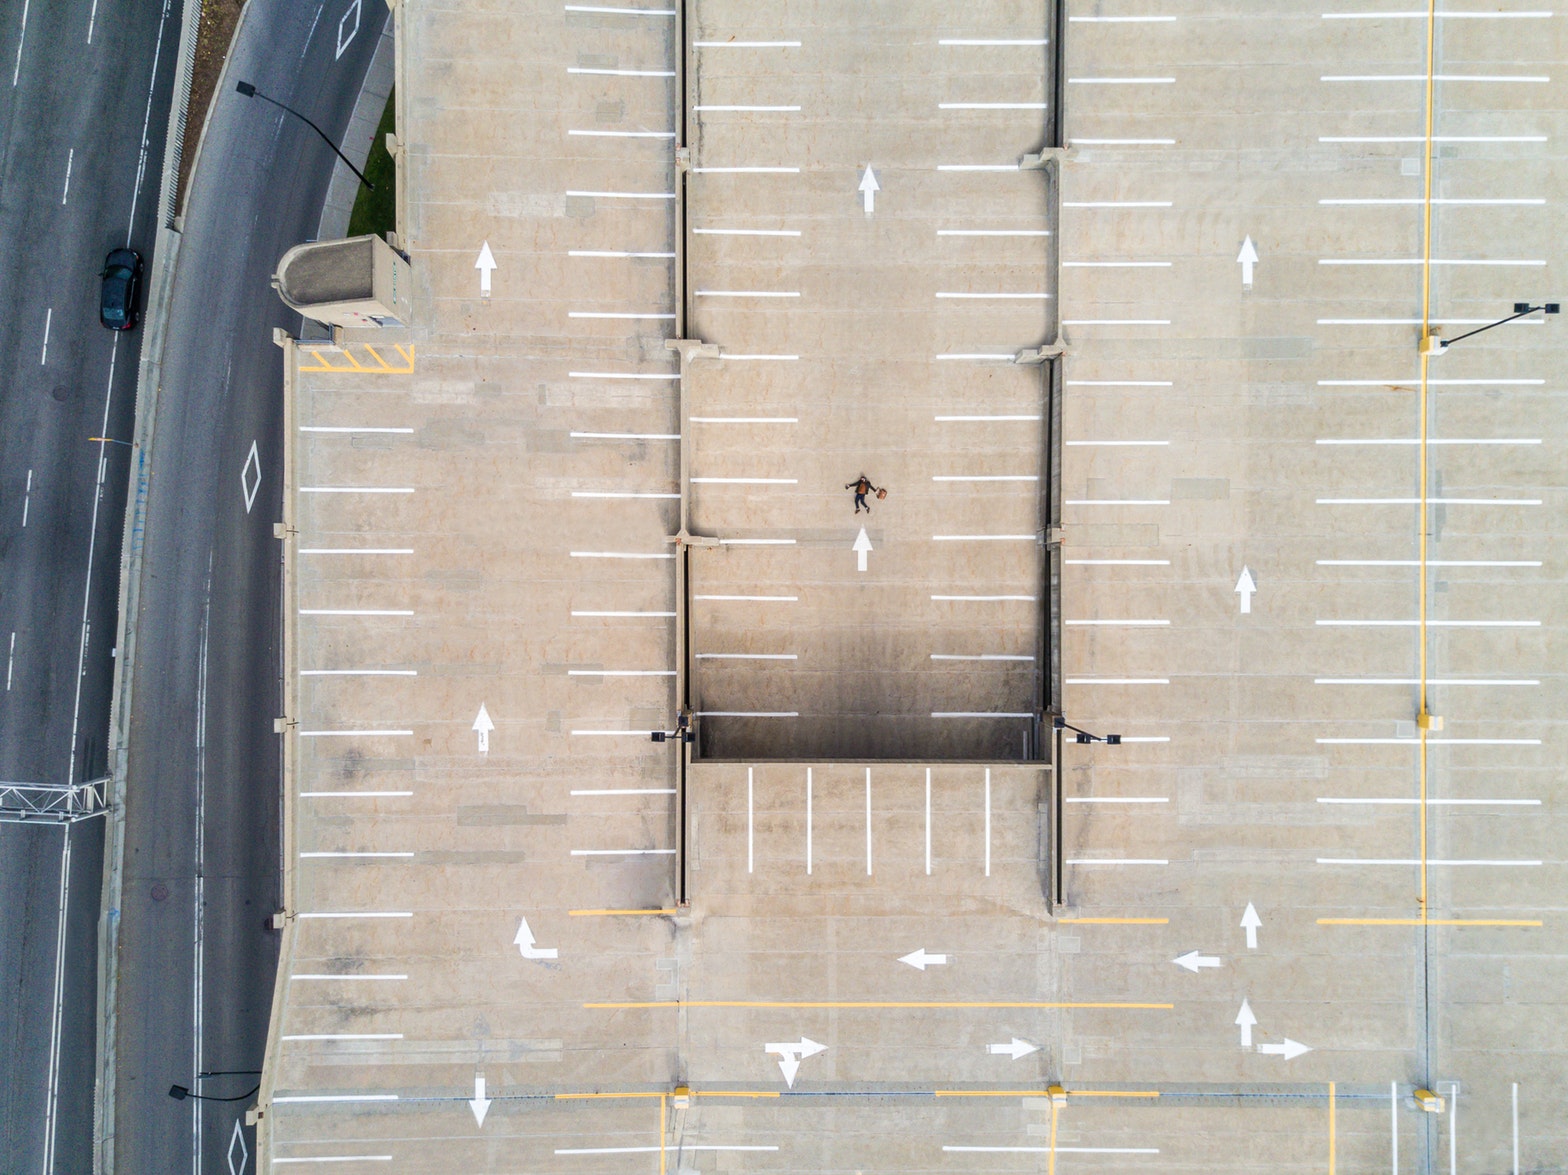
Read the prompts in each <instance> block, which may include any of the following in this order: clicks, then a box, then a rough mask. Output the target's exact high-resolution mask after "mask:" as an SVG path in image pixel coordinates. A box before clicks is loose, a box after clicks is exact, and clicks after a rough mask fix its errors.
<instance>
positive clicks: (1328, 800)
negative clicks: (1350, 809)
mask: <svg viewBox="0 0 1568 1175" xmlns="http://www.w3.org/2000/svg"><path fill="white" fill-rule="evenodd" d="M1318 803H1320V804H1422V803H1425V804H1427V805H1428V806H1448V807H1472V808H1496V807H1503V808H1538V807H1540V806H1541V801H1540V800H1434V799H1431V798H1428V799H1426V800H1421V799H1420V798H1418V797H1416V796H1411V797H1410V798H1408V799H1357V798H1355V797H1353V796H1319V797H1318Z"/></svg>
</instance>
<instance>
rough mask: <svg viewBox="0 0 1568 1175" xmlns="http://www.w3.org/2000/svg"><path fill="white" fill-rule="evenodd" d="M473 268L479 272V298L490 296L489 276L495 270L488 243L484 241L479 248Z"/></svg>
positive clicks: (493, 255) (492, 255)
mask: <svg viewBox="0 0 1568 1175" xmlns="http://www.w3.org/2000/svg"><path fill="white" fill-rule="evenodd" d="M474 268H475V269H477V270H478V271H479V296H480V297H482V298H488V297H489V296H490V274H491V273H492V272H493V271H494V270H495V268H496V265H495V254H494V253H492V252H490V242H489V241H486V242H485V243H484V244H483V245H481V246H479V260H478V261H475V262H474Z"/></svg>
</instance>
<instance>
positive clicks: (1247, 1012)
mask: <svg viewBox="0 0 1568 1175" xmlns="http://www.w3.org/2000/svg"><path fill="white" fill-rule="evenodd" d="M1257 1022H1258V1018H1257V1017H1256V1016H1254V1015H1253V1014H1252V1006H1251V1005H1250V1004H1248V1003H1247V1001H1246V1000H1245V999H1244V1000H1242V1001H1241V1011H1239V1012H1237V1013H1236V1023H1237V1024H1239V1025H1240V1026H1241V1047H1242V1048H1244V1049H1250V1048H1251V1047H1252V1026H1253V1025H1254V1024H1256V1023H1257Z"/></svg>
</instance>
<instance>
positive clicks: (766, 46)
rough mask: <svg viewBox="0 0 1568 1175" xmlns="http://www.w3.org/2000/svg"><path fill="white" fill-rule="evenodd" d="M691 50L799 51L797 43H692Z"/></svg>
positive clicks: (798, 43)
mask: <svg viewBox="0 0 1568 1175" xmlns="http://www.w3.org/2000/svg"><path fill="white" fill-rule="evenodd" d="M691 47H692V48H693V49H799V48H800V42H799V41H693V42H692V43H691Z"/></svg>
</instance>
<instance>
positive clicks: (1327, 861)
mask: <svg viewBox="0 0 1568 1175" xmlns="http://www.w3.org/2000/svg"><path fill="white" fill-rule="evenodd" d="M1317 863H1318V864H1319V865H1419V864H1421V859H1420V858H1419V857H1410V858H1406V857H1319V858H1318V859H1317ZM1426 863H1427V864H1428V865H1503V866H1533V865H1539V864H1540V863H1541V862H1539V861H1526V860H1522V859H1516V860H1508V861H1504V860H1464V861H1461V860H1454V859H1447V860H1445V859H1442V858H1439V857H1428V858H1427V860H1426Z"/></svg>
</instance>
